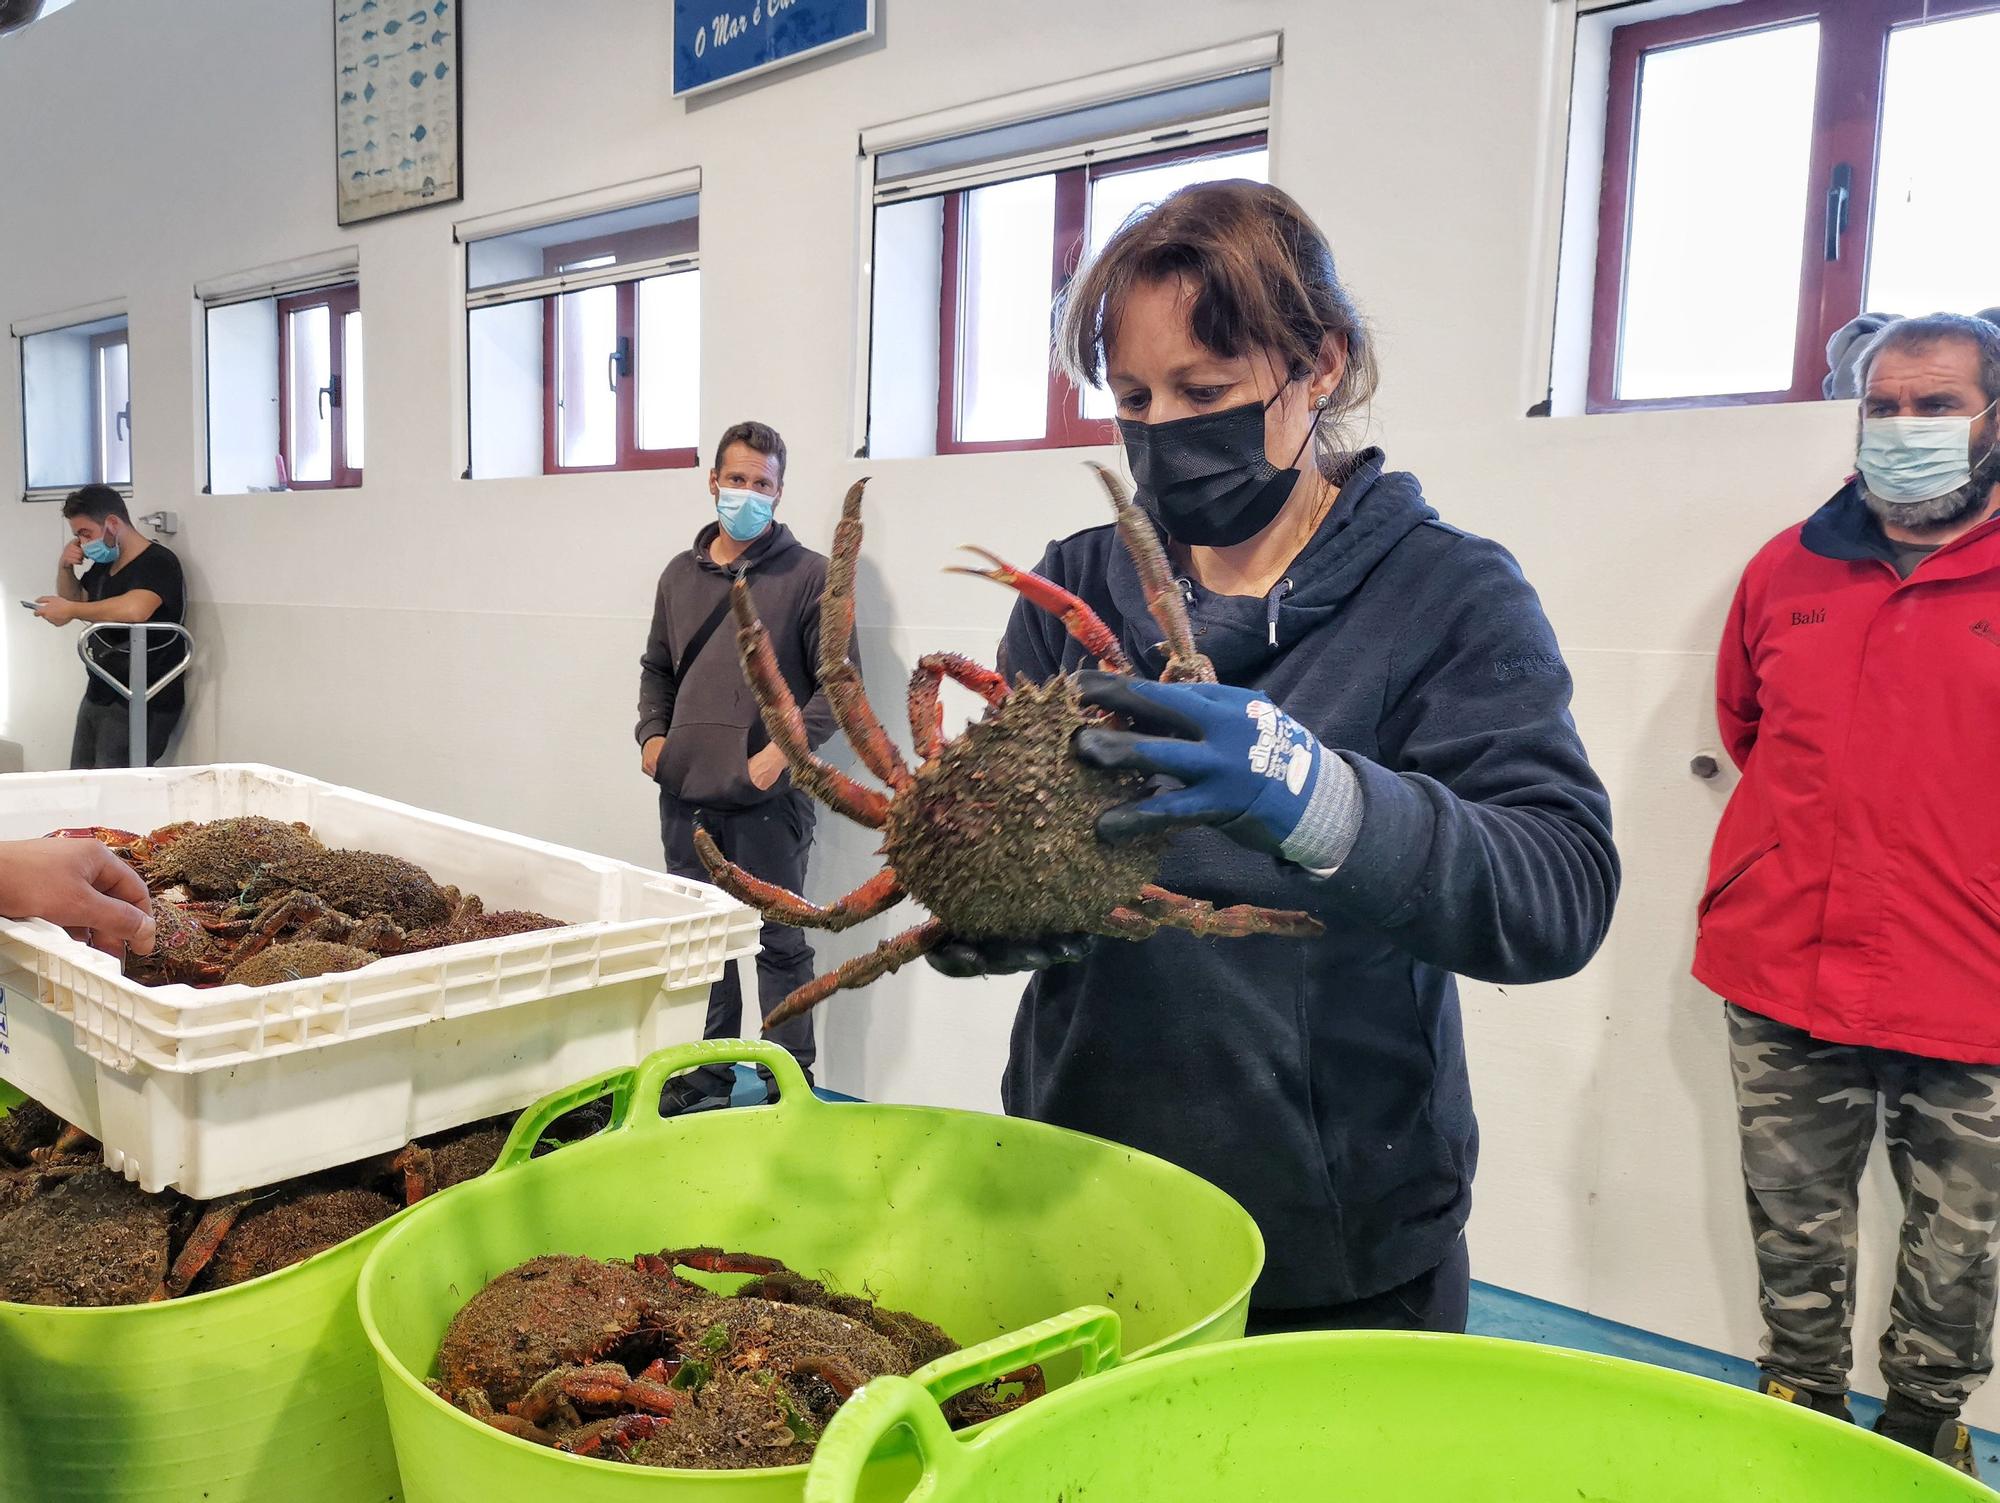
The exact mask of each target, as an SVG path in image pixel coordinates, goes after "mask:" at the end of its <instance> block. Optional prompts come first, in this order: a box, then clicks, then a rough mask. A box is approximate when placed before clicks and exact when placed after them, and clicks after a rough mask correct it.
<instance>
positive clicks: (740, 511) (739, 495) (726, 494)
mask: <svg viewBox="0 0 2000 1503" xmlns="http://www.w3.org/2000/svg"><path fill="white" fill-rule="evenodd" d="M777 505H778V503H777V501H776V499H775V498H773V497H771V496H766V495H764V494H763V493H762V492H761V491H731V490H717V491H716V493H715V514H716V516H718V517H719V518H721V519H722V530H723V531H724V532H726V533H728V534H729V535H730V536H731V537H733V538H735V539H736V541H737V542H739V543H749V542H754V541H755V540H756V539H757V538H758V537H760V536H761V535H762V534H763V531H764V529H765V528H766V527H769V526H770V525H771V513H772V512H773V511H774V510H776V509H777Z"/></svg>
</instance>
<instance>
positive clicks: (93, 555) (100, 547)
mask: <svg viewBox="0 0 2000 1503" xmlns="http://www.w3.org/2000/svg"><path fill="white" fill-rule="evenodd" d="M83 556H84V557H85V558H87V559H89V560H90V561H91V562H92V563H93V564H115V563H116V562H118V545H117V544H116V543H113V542H110V541H109V540H107V539H105V538H92V539H91V540H90V541H89V542H87V543H85V544H84V545H83Z"/></svg>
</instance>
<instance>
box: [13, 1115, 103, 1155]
mask: <svg viewBox="0 0 2000 1503" xmlns="http://www.w3.org/2000/svg"><path fill="white" fill-rule="evenodd" d="M96 1146H97V1139H95V1138H93V1137H92V1136H91V1135H90V1134H89V1133H87V1132H85V1131H84V1130H83V1129H82V1128H80V1127H78V1126H77V1125H76V1124H75V1123H73V1122H65V1123H63V1127H62V1131H61V1132H59V1133H57V1134H56V1140H55V1142H53V1143H51V1144H49V1146H48V1147H46V1148H31V1149H29V1150H28V1162H29V1163H31V1164H40V1165H44V1166H46V1165H47V1164H49V1163H50V1162H51V1161H52V1160H57V1159H70V1158H75V1157H76V1156H77V1155H78V1154H85V1153H89V1152H90V1151H91V1149H93V1148H95V1147H96Z"/></svg>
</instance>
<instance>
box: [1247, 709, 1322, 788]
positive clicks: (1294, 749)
mask: <svg viewBox="0 0 2000 1503" xmlns="http://www.w3.org/2000/svg"><path fill="white" fill-rule="evenodd" d="M1243 713H1244V714H1245V715H1248V716H1249V717H1250V718H1251V719H1252V720H1254V721H1256V722H1257V739H1256V740H1255V741H1254V742H1252V743H1251V745H1250V754H1249V758H1250V770H1251V771H1252V772H1254V773H1257V774H1258V775H1259V776H1261V777H1267V778H1272V779H1276V780H1280V781H1282V782H1283V783H1284V785H1285V787H1286V789H1287V790H1289V791H1290V792H1292V793H1294V794H1298V793H1303V792H1305V786H1306V779H1307V778H1308V777H1310V776H1311V775H1312V764H1313V754H1312V748H1313V735H1312V732H1311V731H1309V730H1307V729H1306V728H1305V727H1304V726H1302V725H1300V724H1299V723H1298V722H1297V721H1296V720H1294V719H1292V717H1291V716H1289V715H1287V714H1286V713H1285V712H1284V711H1283V710H1281V709H1279V708H1278V707H1277V706H1276V705H1274V704H1272V703H1271V702H1270V701H1269V700H1267V699H1253V700H1251V701H1250V703H1249V704H1247V705H1245V706H1244V707H1243Z"/></svg>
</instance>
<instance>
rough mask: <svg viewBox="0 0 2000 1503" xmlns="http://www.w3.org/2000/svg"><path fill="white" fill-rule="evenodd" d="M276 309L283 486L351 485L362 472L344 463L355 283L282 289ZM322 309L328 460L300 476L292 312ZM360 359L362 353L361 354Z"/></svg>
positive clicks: (335, 487) (325, 487) (344, 487)
mask: <svg viewBox="0 0 2000 1503" xmlns="http://www.w3.org/2000/svg"><path fill="white" fill-rule="evenodd" d="M276 302H277V313H278V454H279V456H280V457H281V458H282V459H283V460H284V463H285V489H287V490H293V491H338V490H354V489H356V488H358V487H359V486H360V485H361V482H362V471H361V470H359V469H357V468H354V467H353V466H350V465H349V464H348V462H347V322H346V319H347V315H348V314H350V313H359V312H360V311H361V284H360V283H359V282H336V283H329V284H328V285H327V286H325V287H316V288H313V289H312V290H310V291H308V292H293V293H286V294H284V295H282V296H280V297H279V298H277V299H276ZM322 307H323V308H325V309H326V310H327V315H326V316H327V375H328V381H329V384H330V385H331V386H332V387H333V391H332V393H331V395H330V402H331V411H330V416H331V418H332V422H331V424H330V433H329V435H328V442H329V443H330V444H331V445H332V446H333V454H332V464H331V466H330V468H329V471H328V478H327V479H325V480H301V479H299V478H298V468H297V466H296V465H295V464H294V463H293V462H292V455H293V443H292V391H291V383H292V315H293V314H294V313H298V312H302V311H304V310H305V309H307V308H322ZM364 358H366V357H365V355H364Z"/></svg>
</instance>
